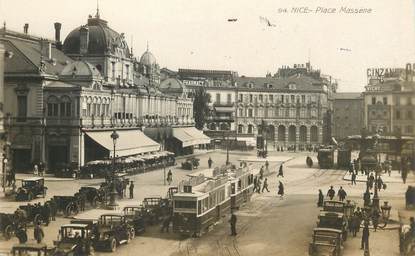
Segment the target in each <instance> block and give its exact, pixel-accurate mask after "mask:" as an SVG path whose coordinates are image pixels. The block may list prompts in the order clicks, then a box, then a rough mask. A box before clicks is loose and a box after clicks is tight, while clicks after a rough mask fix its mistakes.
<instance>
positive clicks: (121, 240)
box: [93, 214, 135, 252]
mask: <svg viewBox="0 0 415 256" xmlns="http://www.w3.org/2000/svg"><path fill="white" fill-rule="evenodd" d="M134 237H135V230H134V227H133V226H132V225H130V224H129V223H128V221H127V219H126V217H125V216H124V215H122V214H103V215H101V217H100V218H99V221H98V224H97V225H96V228H95V240H94V242H93V245H94V249H95V250H107V251H111V252H114V251H115V250H116V249H117V246H119V245H121V244H126V243H129V242H130V240H131V239H132V238H134Z"/></svg>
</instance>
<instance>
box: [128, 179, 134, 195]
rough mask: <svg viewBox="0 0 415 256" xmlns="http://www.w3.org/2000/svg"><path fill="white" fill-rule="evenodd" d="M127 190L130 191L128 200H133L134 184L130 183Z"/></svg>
mask: <svg viewBox="0 0 415 256" xmlns="http://www.w3.org/2000/svg"><path fill="white" fill-rule="evenodd" d="M129 190H130V199H133V198H134V183H133V181H131V182H130V187H129Z"/></svg>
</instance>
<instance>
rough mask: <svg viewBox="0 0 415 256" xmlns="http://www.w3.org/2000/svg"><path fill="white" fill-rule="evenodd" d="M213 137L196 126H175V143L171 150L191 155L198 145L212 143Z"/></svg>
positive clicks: (179, 153)
mask: <svg viewBox="0 0 415 256" xmlns="http://www.w3.org/2000/svg"><path fill="white" fill-rule="evenodd" d="M210 141H211V139H210V138H209V137H208V136H206V135H204V134H203V132H202V131H199V130H197V129H196V128H195V127H184V128H173V143H172V144H171V145H169V146H170V147H172V148H168V150H169V151H173V152H175V153H176V155H189V154H192V153H193V150H194V147H195V146H197V145H205V144H210Z"/></svg>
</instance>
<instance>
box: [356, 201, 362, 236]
mask: <svg viewBox="0 0 415 256" xmlns="http://www.w3.org/2000/svg"><path fill="white" fill-rule="evenodd" d="M355 214H356V217H357V218H356V224H355V226H356V233H359V232H360V224H361V223H362V219H363V214H362V211H361V210H360V207H357V208H356V211H355Z"/></svg>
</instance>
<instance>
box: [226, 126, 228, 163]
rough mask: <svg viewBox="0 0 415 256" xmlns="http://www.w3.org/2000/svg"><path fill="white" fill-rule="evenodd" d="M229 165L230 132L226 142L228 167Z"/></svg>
mask: <svg viewBox="0 0 415 256" xmlns="http://www.w3.org/2000/svg"><path fill="white" fill-rule="evenodd" d="M228 164H229V132H228V137H227V142H226V165H228Z"/></svg>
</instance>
